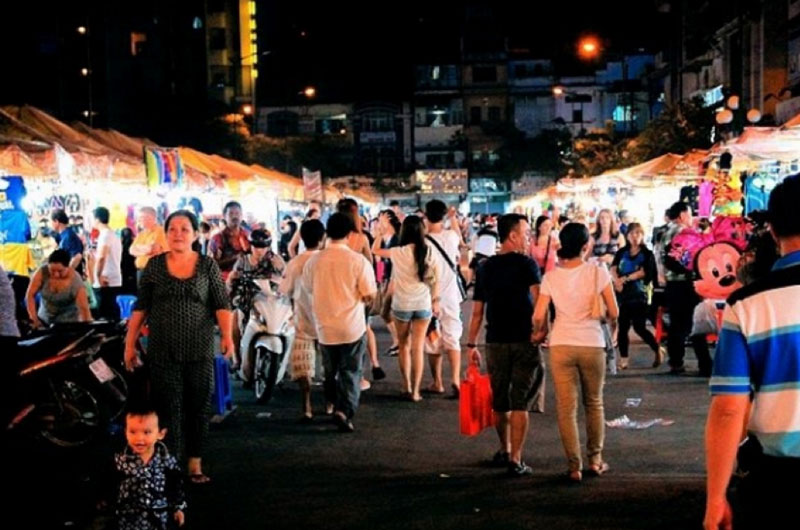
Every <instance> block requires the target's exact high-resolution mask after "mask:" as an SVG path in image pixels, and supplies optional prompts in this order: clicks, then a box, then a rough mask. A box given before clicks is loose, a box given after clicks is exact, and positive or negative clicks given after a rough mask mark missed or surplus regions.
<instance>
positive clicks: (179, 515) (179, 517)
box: [175, 510, 186, 526]
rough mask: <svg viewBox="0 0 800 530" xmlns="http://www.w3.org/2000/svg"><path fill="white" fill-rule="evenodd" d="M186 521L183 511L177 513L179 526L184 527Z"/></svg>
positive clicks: (176, 517) (176, 519)
mask: <svg viewBox="0 0 800 530" xmlns="http://www.w3.org/2000/svg"><path fill="white" fill-rule="evenodd" d="M185 521H186V516H185V515H183V512H182V511H181V510H178V511H177V512H175V522H176V523H178V526H183V523H184V522H185Z"/></svg>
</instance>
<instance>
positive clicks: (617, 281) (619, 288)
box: [613, 278, 625, 293]
mask: <svg viewBox="0 0 800 530" xmlns="http://www.w3.org/2000/svg"><path fill="white" fill-rule="evenodd" d="M613 281H614V290H615V291H617V292H618V293H621V292H622V288H623V286H624V285H625V282H624V281H622V278H614V279H613Z"/></svg>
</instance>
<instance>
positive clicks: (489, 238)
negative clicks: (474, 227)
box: [473, 234, 497, 257]
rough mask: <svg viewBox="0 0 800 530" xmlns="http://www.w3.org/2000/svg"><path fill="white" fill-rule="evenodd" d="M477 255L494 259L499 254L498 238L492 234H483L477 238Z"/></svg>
mask: <svg viewBox="0 0 800 530" xmlns="http://www.w3.org/2000/svg"><path fill="white" fill-rule="evenodd" d="M473 252H474V253H475V254H483V255H484V256H488V257H492V256H494V255H495V254H497V237H496V236H494V235H491V234H483V235H480V236H477V237H476V238H475V245H474V246H473Z"/></svg>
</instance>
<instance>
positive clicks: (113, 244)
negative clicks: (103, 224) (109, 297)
mask: <svg viewBox="0 0 800 530" xmlns="http://www.w3.org/2000/svg"><path fill="white" fill-rule="evenodd" d="M106 246H107V247H108V254H106V262H105V264H104V266H103V270H102V271H100V270H97V269H95V275H94V287H100V276H101V275H103V276H105V277H106V278H108V287H122V242H121V241H120V240H119V238H118V237H117V234H115V233H114V231H113V230H111V229H110V228H104V229H103V230H101V231H100V235H99V236H98V237H97V257H98V259H97V263H98V264H99V263H100V256H101V255H102V252H103V247H106Z"/></svg>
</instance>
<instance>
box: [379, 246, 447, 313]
mask: <svg viewBox="0 0 800 530" xmlns="http://www.w3.org/2000/svg"><path fill="white" fill-rule="evenodd" d="M427 247H428V253H427V254H426V256H425V263H426V264H427V269H426V271H427V272H426V276H430V277H431V279H432V280H433V281H435V279H436V272H437V271H436V263H435V262H434V261H433V254H432V252H431V251H432V250H434V249H433V248H432V246H431V245H430V244H428V245H427ZM389 254H390V256H389V257H390V259H391V260H392V282H393V283H394V294H393V295H392V309H394V310H395V311H424V310H426V309H427V310H430V309H431V289H430V287H428V284H426V283H425V282H422V281H420V279H419V274H418V273H417V262H416V261H415V260H414V245H404V246H402V247H392V248H390V249H389Z"/></svg>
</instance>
